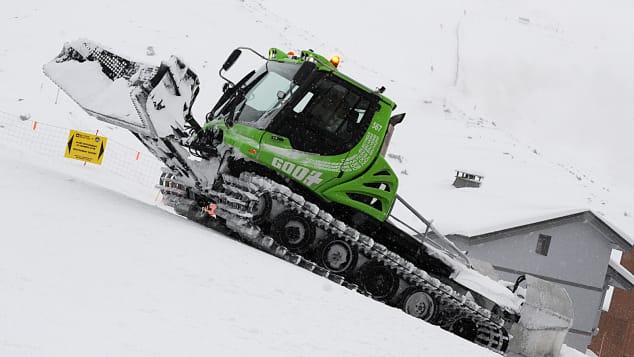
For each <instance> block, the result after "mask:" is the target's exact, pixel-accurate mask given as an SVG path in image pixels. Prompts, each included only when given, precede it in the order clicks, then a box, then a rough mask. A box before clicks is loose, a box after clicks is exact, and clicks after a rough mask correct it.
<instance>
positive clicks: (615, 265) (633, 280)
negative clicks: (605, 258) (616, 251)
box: [609, 256, 634, 285]
mask: <svg viewBox="0 0 634 357" xmlns="http://www.w3.org/2000/svg"><path fill="white" fill-rule="evenodd" d="M609 266H610V268H612V269H614V271H616V272H617V273H618V274H619V275H621V276H622V277H623V278H624V279H625V280H626V281H627V282H629V283H630V284H632V285H634V275H632V273H631V272H630V271H629V270H627V269H626V268H625V267H624V266H622V265H621V263H620V262H619V261H618V260H617V259H616V258H615V257H614V256H610V264H609Z"/></svg>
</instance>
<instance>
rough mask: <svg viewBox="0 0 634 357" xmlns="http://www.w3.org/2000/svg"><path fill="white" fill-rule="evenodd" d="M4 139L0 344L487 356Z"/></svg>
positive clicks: (64, 349) (50, 349)
mask: <svg viewBox="0 0 634 357" xmlns="http://www.w3.org/2000/svg"><path fill="white" fill-rule="evenodd" d="M2 149H3V150H2V153H0V169H1V170H2V173H3V174H2V181H1V184H0V197H3V202H4V204H3V205H2V206H0V212H1V214H2V222H3V224H2V235H1V238H0V292H1V293H0V296H1V300H2V304H1V307H0V355H1V356H88V355H89V356H144V355H149V356H209V355H217V356H251V355H257V356H326V355H338V356H364V357H365V356H391V355H393V356H395V355H398V356H415V355H434V356H460V355H465V356H483V357H484V356H495V354H494V353H492V352H490V351H488V350H486V349H483V348H481V347H478V346H475V345H473V344H471V343H469V342H467V341H464V340H462V339H460V338H458V337H456V336H454V335H451V334H449V333H448V332H445V331H443V330H441V329H440V328H438V327H436V326H431V325H428V324H426V323H423V322H421V321H418V320H415V319H413V318H410V317H409V316H407V315H405V314H403V313H402V312H400V311H397V310H395V309H390V308H386V307H385V306H384V305H382V304H379V303H376V302H374V301H373V300H371V299H369V298H366V297H364V296H362V295H359V294H357V293H354V292H351V291H349V290H347V289H345V288H342V287H340V286H338V285H336V284H334V283H332V282H330V281H329V280H326V279H323V278H321V277H318V276H316V275H313V274H310V273H308V272H306V271H304V270H302V269H299V268H297V267H295V266H293V265H291V264H289V263H286V262H284V261H282V260H279V259H277V258H275V257H272V256H269V255H267V254H264V253H262V252H260V251H257V250H255V249H253V248H251V247H249V246H246V245H244V244H242V243H239V242H237V241H234V240H232V239H230V238H228V237H225V236H223V235H221V234H218V233H215V232H214V231H211V230H209V229H206V228H204V227H202V226H199V225H197V224H195V223H192V222H189V221H187V220H185V219H183V218H181V217H179V216H176V215H174V214H172V213H169V212H167V211H165V210H162V209H160V208H158V207H156V206H155V205H150V204H148V203H146V202H142V201H139V200H137V199H133V198H131V197H128V196H125V195H123V194H121V193H118V192H116V191H112V190H110V189H108V188H104V187H100V186H97V185H95V184H93V183H91V182H89V181H86V179H85V177H84V178H82V177H81V175H84V176H86V175H87V176H90V175H102V174H101V173H99V172H98V171H92V172H91V171H89V170H90V169H89V168H88V169H86V170H84V169H85V168H83V167H82V166H80V165H75V164H74V163H72V162H70V163H67V164H66V165H61V166H58V168H57V169H53V168H51V167H50V166H48V165H47V164H46V163H41V162H40V163H38V162H33V160H34V159H35V160H37V158H33V157H29V156H28V155H17V156H16V155H15V154H13V155H9V154H7V153H6V151H7V148H6V147H2ZM60 169H61V170H62V171H64V172H60ZM82 171H83V172H82ZM109 179H110V181H111V182H116V181H117V180H120V179H118V178H117V177H110V178H109Z"/></svg>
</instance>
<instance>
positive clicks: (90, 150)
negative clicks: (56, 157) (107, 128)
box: [64, 130, 108, 165]
mask: <svg viewBox="0 0 634 357" xmlns="http://www.w3.org/2000/svg"><path fill="white" fill-rule="evenodd" d="M107 141H108V138H106V137H103V136H98V135H93V134H89V133H84V132H81V131H76V130H71V131H70V134H68V141H67V143H66V151H65V152H64V157H67V158H69V159H75V160H80V161H85V162H90V163H91V164H97V165H101V160H103V154H104V152H106V142H107Z"/></svg>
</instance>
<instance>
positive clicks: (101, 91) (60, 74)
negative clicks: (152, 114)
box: [44, 47, 142, 125]
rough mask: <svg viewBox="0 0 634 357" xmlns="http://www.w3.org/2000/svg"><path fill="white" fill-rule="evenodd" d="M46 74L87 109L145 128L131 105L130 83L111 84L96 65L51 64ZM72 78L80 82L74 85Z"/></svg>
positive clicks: (120, 80)
mask: <svg viewBox="0 0 634 357" xmlns="http://www.w3.org/2000/svg"><path fill="white" fill-rule="evenodd" d="M78 48H80V47H78ZM44 71H45V72H46V73H47V74H48V75H49V76H50V78H51V79H52V80H53V81H55V82H56V83H57V84H59V86H61V87H63V88H65V89H66V90H67V91H68V94H69V95H70V96H71V97H72V98H73V99H75V100H77V102H78V103H82V104H83V105H84V107H85V108H86V109H89V110H91V111H93V112H97V113H103V114H105V115H108V116H111V117H115V118H119V119H120V120H126V121H128V122H131V123H133V124H136V125H141V124H142V123H141V120H140V119H139V117H138V114H137V112H136V110H135V109H134V106H133V105H132V102H131V101H130V89H129V87H128V82H127V80H125V79H118V80H116V81H111V80H110V79H108V77H106V75H105V74H103V72H102V71H101V66H100V65H99V64H98V63H97V62H90V61H86V62H83V63H78V62H63V63H56V62H55V61H51V62H49V63H47V64H46V65H45V66H44ZM69 78H78V79H79V80H77V81H72V80H69Z"/></svg>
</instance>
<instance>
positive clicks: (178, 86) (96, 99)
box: [44, 40, 199, 138]
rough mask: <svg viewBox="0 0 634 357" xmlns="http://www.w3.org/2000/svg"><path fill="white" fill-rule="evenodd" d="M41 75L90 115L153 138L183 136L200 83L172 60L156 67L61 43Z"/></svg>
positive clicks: (82, 44)
mask: <svg viewBox="0 0 634 357" xmlns="http://www.w3.org/2000/svg"><path fill="white" fill-rule="evenodd" d="M44 73H45V74H46V76H48V77H49V78H50V79H51V80H52V81H53V82H55V84H57V86H58V87H60V88H61V89H62V90H63V91H64V92H66V93H67V94H68V95H69V96H70V97H71V98H72V99H73V100H74V101H75V102H77V104H79V105H80V106H81V107H82V108H83V109H84V110H85V111H86V112H88V113H89V114H90V115H92V116H94V117H96V118H97V119H99V120H101V121H104V122H107V123H110V124H114V125H117V126H120V127H123V128H126V129H128V130H130V131H132V132H134V133H136V134H139V135H141V136H145V137H154V138H156V137H161V138H164V137H166V136H169V135H172V134H174V133H175V130H180V131H181V132H182V131H184V128H185V123H186V119H187V118H188V117H189V116H190V110H191V105H192V104H193V101H194V99H195V97H196V94H197V93H198V83H199V82H198V77H197V76H196V75H195V74H194V72H192V71H191V70H190V69H189V68H188V67H187V66H186V65H185V64H184V63H183V62H182V61H181V60H179V59H178V58H176V57H173V56H172V57H171V58H170V59H169V60H167V61H164V62H163V63H162V64H161V66H160V67H156V66H152V65H148V64H144V63H140V62H135V61H131V60H128V59H126V58H124V57H121V56H119V55H117V54H115V53H113V52H112V51H110V50H108V49H106V48H104V47H102V46H100V45H98V44H96V43H94V42H91V41H88V40H77V41H73V42H70V43H66V44H65V45H64V48H63V49H62V52H61V53H60V54H59V55H58V56H57V57H55V58H54V59H53V60H52V61H50V62H48V63H47V64H45V65H44Z"/></svg>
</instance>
